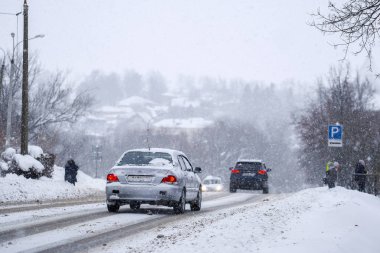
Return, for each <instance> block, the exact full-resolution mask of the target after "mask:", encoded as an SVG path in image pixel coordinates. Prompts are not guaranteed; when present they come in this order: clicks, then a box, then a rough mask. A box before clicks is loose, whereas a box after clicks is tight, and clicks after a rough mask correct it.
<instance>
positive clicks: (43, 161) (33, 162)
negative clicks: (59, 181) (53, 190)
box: [0, 146, 55, 179]
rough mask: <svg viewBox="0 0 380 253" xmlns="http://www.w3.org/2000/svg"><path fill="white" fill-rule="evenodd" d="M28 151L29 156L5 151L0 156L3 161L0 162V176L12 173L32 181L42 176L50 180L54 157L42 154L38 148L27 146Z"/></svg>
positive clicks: (11, 150)
mask: <svg viewBox="0 0 380 253" xmlns="http://www.w3.org/2000/svg"><path fill="white" fill-rule="evenodd" d="M28 151H29V152H28V153H29V155H20V154H16V150H14V149H12V148H8V149H6V150H5V151H4V152H3V153H2V154H1V157H2V159H3V160H4V161H1V162H0V169H1V175H2V176H4V175H5V174H8V173H14V174H17V175H23V176H24V177H26V178H32V179H37V178H40V177H42V176H46V177H48V178H51V177H52V173H53V170H54V162H55V155H52V154H48V153H44V152H43V150H42V148H40V147H38V146H29V147H28Z"/></svg>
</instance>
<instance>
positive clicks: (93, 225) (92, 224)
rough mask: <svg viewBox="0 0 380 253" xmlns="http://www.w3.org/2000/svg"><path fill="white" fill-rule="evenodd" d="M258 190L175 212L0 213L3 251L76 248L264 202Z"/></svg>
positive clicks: (98, 207)
mask: <svg viewBox="0 0 380 253" xmlns="http://www.w3.org/2000/svg"><path fill="white" fill-rule="evenodd" d="M266 197H267V195H262V194H258V193H237V194H229V193H216V194H206V196H205V198H204V201H203V207H202V211H200V212H190V211H187V212H186V213H185V214H184V215H173V211H172V209H171V208H166V207H156V206H149V205H143V206H142V209H141V210H139V211H132V210H130V209H129V208H128V207H127V206H126V207H122V208H121V209H120V212H119V213H118V214H110V213H108V212H107V211H106V207H105V204H104V203H94V204H85V205H70V206H65V207H52V208H46V207H45V208H43V209H40V210H28V211H23V212H10V213H5V212H4V210H3V211H2V212H1V214H0V227H1V228H0V250H1V252H76V251H83V250H88V249H91V248H93V247H96V246H100V245H102V244H106V243H109V242H110V241H113V240H116V239H120V238H124V237H127V236H131V235H136V234H138V233H141V232H143V231H146V230H150V229H153V228H155V227H158V226H160V225H162V224H165V223H168V222H178V221H181V220H186V219H188V218H190V217H194V216H197V215H202V214H205V213H207V212H212V211H216V210H221V209H224V208H231V207H234V206H240V205H242V204H247V203H252V202H256V201H260V200H262V199H264V198H266Z"/></svg>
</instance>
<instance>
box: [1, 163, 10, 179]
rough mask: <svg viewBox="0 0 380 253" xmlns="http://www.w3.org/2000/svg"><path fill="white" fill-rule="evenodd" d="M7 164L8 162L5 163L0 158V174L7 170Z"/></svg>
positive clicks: (3, 174)
mask: <svg viewBox="0 0 380 253" xmlns="http://www.w3.org/2000/svg"><path fill="white" fill-rule="evenodd" d="M8 169H9V166H8V163H6V162H5V161H3V160H0V176H2V177H4V176H5V175H6V174H7V172H8Z"/></svg>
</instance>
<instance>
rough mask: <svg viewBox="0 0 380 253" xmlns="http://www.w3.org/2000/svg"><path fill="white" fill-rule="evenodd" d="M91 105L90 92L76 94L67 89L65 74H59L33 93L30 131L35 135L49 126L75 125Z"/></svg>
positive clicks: (39, 85) (40, 84) (41, 83)
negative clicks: (40, 129) (59, 124)
mask: <svg viewBox="0 0 380 253" xmlns="http://www.w3.org/2000/svg"><path fill="white" fill-rule="evenodd" d="M91 104H92V98H91V96H90V94H89V93H88V92H86V91H82V92H80V93H79V94H74V91H73V90H72V89H71V88H65V77H64V74H63V73H62V72H58V73H56V74H54V75H52V76H51V77H50V78H48V80H47V81H45V82H40V83H39V84H38V86H37V87H36V88H35V89H34V91H33V95H32V96H31V101H30V122H29V131H30V132H31V134H33V133H35V132H36V131H38V129H39V128H44V127H46V126H47V125H51V124H58V123H74V122H76V121H77V120H78V118H79V117H81V116H83V115H84V114H85V113H86V111H87V109H88V108H89V107H90V106H91Z"/></svg>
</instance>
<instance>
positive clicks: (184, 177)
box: [106, 148, 202, 214]
mask: <svg viewBox="0 0 380 253" xmlns="http://www.w3.org/2000/svg"><path fill="white" fill-rule="evenodd" d="M200 172H201V168H199V167H195V168H194V167H193V166H192V165H191V163H190V161H189V159H188V158H187V156H186V155H185V154H184V153H182V152H180V151H177V150H170V149H158V148H150V149H134V150H129V151H127V152H125V153H124V154H123V155H122V156H121V158H120V159H119V161H118V162H117V163H116V165H115V166H114V167H112V169H111V170H110V171H109V173H108V175H107V186H106V195H107V208H108V211H110V212H117V211H118V210H119V207H120V206H121V205H125V204H129V205H130V207H131V209H139V208H140V205H141V204H151V205H165V206H170V207H173V208H174V212H175V213H178V214H179V213H183V212H184V211H185V206H186V204H187V203H190V207H191V210H192V211H199V210H201V202H202V191H201V180H200V178H199V176H198V174H199V173H200Z"/></svg>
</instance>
